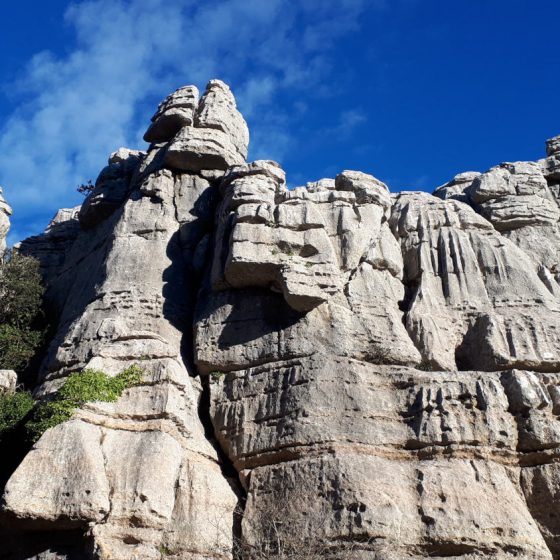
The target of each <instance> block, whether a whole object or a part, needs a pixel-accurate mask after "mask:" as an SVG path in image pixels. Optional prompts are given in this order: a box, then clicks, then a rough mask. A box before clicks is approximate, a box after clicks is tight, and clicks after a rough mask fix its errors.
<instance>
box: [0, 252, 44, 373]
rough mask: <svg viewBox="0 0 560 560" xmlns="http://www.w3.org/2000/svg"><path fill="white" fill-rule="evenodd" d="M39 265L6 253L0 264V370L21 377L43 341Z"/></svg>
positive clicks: (27, 258) (29, 259)
mask: <svg viewBox="0 0 560 560" xmlns="http://www.w3.org/2000/svg"><path fill="white" fill-rule="evenodd" d="M43 293H44V287H43V283H42V278H41V273H40V271H39V261H38V260H37V259H35V258H33V257H27V256H24V255H20V254H18V253H17V252H11V251H8V252H6V254H5V255H4V256H3V258H2V260H1V261H0V369H13V370H15V371H17V372H18V373H21V372H22V371H23V370H25V368H26V367H27V366H28V365H29V363H30V361H31V359H32V358H33V356H34V355H35V353H36V352H37V350H38V349H39V348H40V346H41V344H42V342H43V341H44V334H45V331H46V329H45V322H44V317H43V314H42V310H41V306H42V301H43Z"/></svg>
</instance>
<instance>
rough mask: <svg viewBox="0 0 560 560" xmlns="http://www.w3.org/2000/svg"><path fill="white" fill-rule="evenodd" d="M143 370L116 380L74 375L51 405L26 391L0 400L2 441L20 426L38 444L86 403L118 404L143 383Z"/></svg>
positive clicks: (134, 367) (97, 375)
mask: <svg viewBox="0 0 560 560" xmlns="http://www.w3.org/2000/svg"><path fill="white" fill-rule="evenodd" d="M142 374H143V370H142V368H140V367H139V366H137V365H132V366H130V367H128V368H126V369H125V370H123V371H122V372H121V373H119V374H118V375H116V376H114V377H109V376H108V375H107V374H106V373H104V372H102V371H99V370H94V369H85V370H83V371H81V372H77V373H73V374H71V375H70V376H69V377H68V379H67V380H66V382H65V383H64V385H63V386H62V388H61V389H60V390H59V391H58V392H57V393H56V395H55V396H54V397H53V398H52V399H51V400H48V401H44V402H39V403H36V402H35V401H34V400H33V397H32V396H31V393H29V392H27V391H18V392H16V393H14V394H12V395H1V396H0V438H1V437H2V436H3V435H4V434H5V433H7V432H9V431H11V430H13V429H15V428H17V427H18V426H21V425H22V423H23V422H25V429H26V432H27V434H28V436H29V439H30V440H31V441H33V442H35V441H37V440H38V439H39V438H40V437H41V435H42V434H43V433H44V432H45V431H46V430H48V429H49V428H52V427H54V426H56V425H58V424H61V423H62V422H65V421H66V420H69V419H70V418H71V417H72V414H73V413H74V411H75V410H76V409H77V408H79V407H80V406H83V405H84V404H85V403H87V402H93V401H104V402H115V401H116V400H118V399H119V397H120V396H121V395H122V393H123V392H124V390H125V389H128V388H130V387H133V386H135V385H138V384H139V383H140V382H141V381H142Z"/></svg>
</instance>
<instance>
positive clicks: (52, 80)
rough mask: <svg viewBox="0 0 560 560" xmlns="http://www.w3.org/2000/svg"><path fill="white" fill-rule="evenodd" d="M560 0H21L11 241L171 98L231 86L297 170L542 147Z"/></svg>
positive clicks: (5, 151) (396, 177)
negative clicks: (190, 88) (188, 90)
mask: <svg viewBox="0 0 560 560" xmlns="http://www.w3.org/2000/svg"><path fill="white" fill-rule="evenodd" d="M558 21H560V2H558V0H205V1H196V0H173V1H170V0H88V1H73V2H72V1H68V0H49V1H48V2H37V1H36V0H18V2H10V3H7V5H5V6H3V10H2V18H0V52H2V57H1V59H0V185H1V186H2V187H3V189H4V195H5V197H6V199H7V200H8V202H9V203H10V204H11V206H12V207H13V209H14V214H13V218H12V231H11V233H10V236H9V242H11V243H14V242H16V241H18V240H21V239H22V238H25V237H27V236H28V235H33V234H37V233H39V232H41V231H42V230H43V229H44V228H45V227H46V225H47V223H48V221H49V220H50V218H51V217H52V216H53V215H54V213H55V212H56V210H57V209H58V208H60V207H71V206H75V205H77V204H80V203H81V201H82V200H83V197H82V195H80V194H79V193H78V192H77V191H76V187H77V186H78V185H79V184H81V183H85V182H87V181H88V180H92V181H95V178H96V177H97V175H98V173H99V171H100V170H101V168H102V167H103V166H104V165H105V164H106V161H107V157H108V155H109V154H110V153H111V152H113V151H115V150H116V149H118V148H119V147H120V146H127V147H129V148H140V149H144V148H145V147H146V144H145V143H144V142H143V140H142V136H143V133H144V132H145V130H146V128H147V126H148V124H149V121H150V118H151V116H152V114H153V113H154V111H155V109H156V107H157V104H158V103H159V101H161V99H163V98H164V97H165V96H166V95H168V94H169V93H171V92H172V91H174V90H175V89H177V88H178V87H180V86H183V85H187V84H195V85H196V86H198V87H199V89H201V90H202V91H203V90H204V87H205V84H206V82H207V81H208V80H210V79H212V78H219V79H222V80H224V81H226V82H227V83H228V84H229V85H230V86H231V88H232V90H233V92H234V94H235V96H236V98H237V103H238V106H239V108H240V110H241V111H242V112H243V114H244V116H245V118H246V120H247V122H248V124H249V129H250V131H251V144H250V151H249V158H250V159H274V160H277V161H279V162H280V163H281V164H282V166H283V167H284V169H285V170H286V172H287V178H288V184H289V185H290V186H297V185H301V184H305V183H306V182H307V181H313V180H317V179H319V178H322V177H334V176H335V175H336V174H337V173H339V172H340V171H342V170H344V169H357V170H360V171H364V172H366V173H371V174H372V175H374V176H376V177H377V178H379V179H381V180H382V181H384V182H386V183H387V184H388V186H389V188H390V189H391V190H392V191H394V192H395V191H400V190H425V191H432V190H433V189H434V188H435V187H437V186H438V185H440V184H442V183H445V182H446V181H448V180H449V179H451V178H452V177H453V176H454V175H455V174H456V173H459V172H462V171H470V170H474V171H484V170H486V169H488V168H489V167H491V166H493V165H496V164H498V163H500V162H502V161H516V160H531V159H533V160H534V159H539V158H541V157H543V156H544V141H545V140H546V139H547V138H550V137H552V136H555V135H557V134H560V118H559V117H560V101H559V93H558V92H559V91H560V56H559V54H558V44H557V42H558V39H557V37H558Z"/></svg>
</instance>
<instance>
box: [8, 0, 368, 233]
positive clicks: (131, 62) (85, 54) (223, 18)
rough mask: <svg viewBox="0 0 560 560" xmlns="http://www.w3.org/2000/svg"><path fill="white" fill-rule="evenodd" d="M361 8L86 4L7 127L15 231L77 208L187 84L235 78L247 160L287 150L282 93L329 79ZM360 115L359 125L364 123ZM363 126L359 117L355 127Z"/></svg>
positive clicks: (351, 4) (228, 2)
mask: <svg viewBox="0 0 560 560" xmlns="http://www.w3.org/2000/svg"><path fill="white" fill-rule="evenodd" d="M366 5H367V6H368V7H371V2H367V1H366V0H336V1H335V0H302V1H301V2H297V3H294V2H291V1H290V0H266V1H265V0H215V1H213V2H197V1H196V0H174V1H173V2H169V1H167V0H128V1H126V0H90V1H85V2H79V3H75V4H72V5H71V6H70V7H69V9H68V10H67V13H66V23H67V24H68V25H69V26H70V27H71V28H73V29H74V30H75V35H76V45H75V49H74V50H73V51H72V52H70V53H68V54H67V55H65V56H58V57H57V56H55V55H54V54H52V53H50V52H48V51H45V52H41V53H38V54H37V55H36V56H35V57H33V59H32V60H31V61H30V62H29V64H28V66H27V68H26V69H25V70H24V72H23V74H22V75H21V76H20V79H19V80H18V83H17V84H15V85H14V87H15V92H16V94H17V95H18V99H19V100H20V104H19V105H18V107H17V109H16V110H15V111H14V113H13V114H12V115H11V116H10V118H9V119H8V120H7V121H6V122H5V123H4V125H3V126H2V128H1V129H0V184H2V185H3V186H4V188H5V195H6V198H7V199H8V200H9V202H10V204H11V205H12V206H13V207H14V222H15V224H16V225H15V228H14V229H15V231H14V234H13V235H12V239H13V238H14V235H15V232H16V231H17V235H22V236H24V235H27V234H30V233H34V232H36V229H34V228H36V224H37V219H38V217H43V216H44V220H45V222H46V220H47V217H48V216H49V215H51V214H54V212H55V210H56V209H57V208H58V207H59V206H72V205H74V204H76V203H78V202H79V201H80V196H79V195H78V194H77V193H76V192H75V187H76V186H77V185H78V184H80V183H82V182H84V181H85V180H87V179H95V177H96V175H97V173H98V171H99V170H100V168H101V167H102V166H103V165H104V163H105V160H106V157H107V155H108V154H109V153H110V152H111V151H113V150H115V149H117V148H118V147H119V146H121V145H128V146H131V147H136V146H138V145H139V143H140V141H141V133H142V132H143V130H144V128H145V127H146V126H147V124H148V120H149V117H150V116H151V114H152V111H153V110H154V108H155V105H156V104H157V102H158V101H159V99H161V98H162V97H164V96H165V95H167V94H168V93H169V92H171V91H173V90H174V89H176V88H177V87H179V86H181V85H185V84H187V83H195V84H196V85H198V86H199V87H204V85H205V83H206V81H207V80H209V79H211V78H213V77H218V78H221V79H224V80H226V81H228V82H229V83H230V84H231V85H232V87H233V89H234V92H235V93H236V95H237V97H238V103H239V106H240V108H241V110H242V111H244V112H245V113H246V116H247V118H248V120H249V123H250V125H251V131H252V139H253V141H252V151H251V156H253V157H255V156H258V157H272V158H279V157H282V155H283V154H284V153H285V152H286V150H287V149H288V147H289V146H290V144H291V143H290V137H289V133H288V132H287V130H288V124H289V121H288V119H287V117H286V116H282V115H280V114H278V109H277V107H278V102H277V99H278V96H279V95H280V94H281V92H282V91H287V90H296V91H297V90H298V89H299V90H302V91H303V90H306V91H309V90H310V89H311V88H313V86H314V84H319V83H320V82H321V81H324V80H326V79H328V77H329V73H330V72H331V65H330V63H329V60H328V55H329V52H330V50H329V49H331V48H332V45H333V42H334V41H336V40H337V39H339V38H340V37H341V36H342V35H344V34H345V33H349V32H351V31H352V30H354V29H356V27H357V26H358V25H359V16H360V14H361V13H362V11H363V10H364V9H365V7H366ZM356 118H358V121H356V123H357V122H359V116H358V117H356ZM354 120H356V119H354Z"/></svg>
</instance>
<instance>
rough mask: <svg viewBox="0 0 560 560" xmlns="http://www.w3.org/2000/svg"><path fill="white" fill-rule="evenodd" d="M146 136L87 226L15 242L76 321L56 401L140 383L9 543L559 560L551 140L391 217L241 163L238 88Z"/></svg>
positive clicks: (354, 178) (44, 480)
mask: <svg viewBox="0 0 560 560" xmlns="http://www.w3.org/2000/svg"><path fill="white" fill-rule="evenodd" d="M146 138H147V140H148V141H150V142H151V145H150V148H149V150H148V152H147V154H142V153H139V152H132V151H129V150H126V149H121V150H119V151H117V152H115V153H114V154H112V155H111V156H110V159H109V165H108V167H106V168H105V169H104V170H103V171H102V173H101V175H100V178H99V179H98V182H97V186H96V190H95V192H94V193H93V194H92V195H91V196H90V197H89V198H88V199H87V200H86V202H85V203H84V205H83V206H82V209H81V210H80V221H81V222H82V227H80V226H79V224H78V221H77V220H76V214H77V212H76V211H71V212H70V211H69V212H63V213H62V214H61V215H60V216H59V217H58V218H57V221H56V224H53V225H52V226H51V227H49V231H48V232H47V233H46V234H45V235H44V236H42V237H40V238H38V239H36V240H34V241H26V242H24V243H23V244H22V247H24V248H26V250H27V253H28V254H33V253H34V252H35V253H36V254H38V255H41V251H43V255H44V258H43V262H44V263H46V264H44V265H43V272H44V275H45V277H46V279H47V281H48V283H49V285H50V288H49V297H50V298H51V299H53V300H56V302H57V309H58V310H59V311H60V313H59V317H58V318H57V319H58V328H57V333H56V335H55V337H54V339H53V341H52V343H51V346H50V348H49V351H48V354H47V356H46V358H45V360H44V363H43V365H42V368H41V373H40V385H39V386H38V387H37V388H36V390H35V396H36V397H37V398H40V399H43V398H47V397H50V396H52V395H53V394H55V393H56V392H57V391H58V390H59V388H60V387H61V385H62V384H63V383H64V381H65V379H66V377H67V376H68V374H69V373H71V372H74V371H78V370H80V369H82V368H84V367H90V368H95V369H101V370H103V371H106V372H107V373H108V374H109V375H114V374H115V373H117V372H119V371H121V370H122V369H123V368H124V367H126V366H127V365H129V364H132V363H137V364H140V365H141V366H142V368H143V370H144V371H143V377H142V382H141V384H139V385H138V386H135V387H132V388H130V389H128V390H126V391H125V392H124V393H123V395H122V396H121V398H120V399H119V400H117V401H116V402H89V403H86V404H85V405H83V406H82V407H80V408H79V409H77V410H76V411H75V412H74V414H73V417H72V419H71V420H70V421H68V422H65V423H64V424H62V425H59V426H57V427H55V428H52V429H50V430H47V432H46V433H45V434H44V435H43V437H42V438H41V439H40V440H39V442H38V443H37V445H36V446H35V447H34V448H33V449H32V450H31V451H30V452H29V454H28V455H27V456H26V457H25V459H24V460H23V462H22V463H21V465H20V466H19V468H18V469H17V470H16V471H15V473H14V474H13V475H12V476H11V478H10V479H9V481H8V483H7V485H6V491H5V493H4V497H3V510H4V516H5V518H6V519H8V520H10V522H11V524H12V525H11V527H12V531H15V532H13V533H12V537H13V535H15V534H17V535H22V537H21V539H19V540H22V539H26V538H27V537H28V536H29V535H31V533H30V532H29V531H30V530H33V529H47V530H48V531H49V532H52V533H53V536H52V537H51V539H52V542H53V543H55V542H61V538H60V535H59V533H66V534H67V535H69V537H68V538H69V539H70V541H71V542H72V543H74V544H76V542H78V541H80V539H82V540H83V541H85V540H87V544H88V550H89V552H90V554H93V556H94V557H95V558H98V559H99V560H129V559H130V560H133V559H138V558H142V559H154V560H156V559H157V560H160V559H161V558H162V557H164V556H165V557H169V558H173V559H174V560H186V559H195V560H209V559H215V560H218V559H227V558H232V557H234V556H235V557H237V555H238V553H239V552H240V551H239V547H241V548H244V551H243V552H244V557H250V558H262V555H261V556H259V555H258V554H257V551H259V550H261V551H262V550H263V549H266V548H267V547H268V548H269V549H270V546H269V545H270V544H271V543H270V538H271V536H273V537H274V539H275V540H274V543H275V544H274V546H280V547H283V549H284V553H285V554H284V557H286V555H287V554H288V552H290V551H291V552H290V554H291V556H290V555H289V554H288V556H287V557H291V558H294V557H295V558H301V557H302V556H301V551H302V550H304V551H305V554H306V556H305V557H306V558H313V559H315V558H325V559H330V560H350V559H352V560H355V559H357V558H359V559H360V560H403V559H411V560H412V559H415V560H421V559H425V558H434V557H435V558H455V559H457V560H458V559H461V560H475V559H477V560H478V559H480V560H482V559H490V558H491V559H495V560H505V559H508V560H513V559H517V560H519V559H532V560H552V559H553V558H558V557H560V548H559V546H560V545H559V543H560V540H559V539H560V537H559V535H560V526H559V524H558V519H560V518H557V517H556V514H555V501H556V500H557V498H558V496H559V495H560V494H559V492H560V490H559V488H560V484H559V475H558V472H557V469H556V466H557V464H558V461H559V457H560V455H559V451H558V450H559V449H560V420H559V418H560V284H559V277H560V267H559V266H558V263H559V260H558V246H559V243H558V241H559V238H558V227H559V224H558V220H559V217H560V207H559V205H558V201H559V199H560V188H559V187H558V185H559V184H560V182H559V181H560V178H558V177H557V176H556V175H555V171H554V166H555V165H556V164H555V161H556V160H555V158H556V156H557V155H558V152H559V149H560V148H559V143H558V139H553V140H551V141H549V142H548V151H547V156H548V157H547V159H546V160H544V161H542V162H516V163H505V164H501V165H499V166H497V167H494V168H492V169H490V170H489V171H487V172H485V173H482V174H479V173H475V172H468V173H463V174H459V175H457V176H455V177H454V178H453V180H452V181H450V182H449V183H446V184H445V185H442V186H441V187H439V188H438V189H436V191H435V193H434V194H435V195H436V196H431V195H428V194H426V193H400V194H397V195H393V196H391V194H390V193H389V191H388V189H387V187H386V186H385V185H384V184H383V183H382V182H380V181H378V180H377V179H376V178H375V177H373V176H371V175H367V174H364V173H361V172H358V171H344V172H342V173H341V174H339V175H338V176H337V177H336V178H335V179H321V180H319V181H315V182H311V183H308V184H307V185H306V186H305V187H297V188H294V189H288V188H287V186H286V177H285V173H284V171H283V170H282V169H281V167H280V166H279V165H278V164H277V163H275V162H272V161H256V162H252V163H246V162H245V158H246V156H247V145H248V131H247V128H246V125H245V121H244V120H243V117H242V116H241V115H240V113H239V112H238V111H237V109H236V107H235V100H234V98H233V96H232V94H231V92H230V90H229V88H228V87H227V86H226V85H225V84H223V83H222V82H219V81H212V82H210V83H209V84H208V87H207V89H206V92H205V94H204V96H203V97H202V99H201V100H200V102H199V101H198V94H197V92H196V88H194V87H186V88H181V89H180V90H178V91H177V92H175V93H174V94H172V95H171V96H169V97H168V98H167V99H166V100H165V101H164V102H163V103H162V104H161V105H160V107H159V109H158V112H157V113H156V115H155V116H154V119H153V122H152V125H151V127H150V129H149V130H148V132H147V135H146ZM55 226H58V227H59V228H60V230H61V231H62V232H63V234H61V235H60V236H59V237H58V238H56V237H55V230H56V228H55ZM51 230H52V231H51ZM57 239H58V240H59V241H57ZM10 390H11V389H10ZM218 447H219V451H218ZM238 503H243V504H245V505H244V510H243V511H240V510H239V509H236V506H237V504H238ZM57 531H58V533H57ZM83 534H85V535H86V536H85V537H84V536H82V535H83ZM76 535H78V536H76ZM70 536H71V538H70ZM0 538H3V537H2V536H1V535H0ZM13 540H14V539H13V538H12V541H13ZM12 541H5V542H10V543H11V542H12ZM70 541H69V542H70ZM3 542H4V541H3ZM30 542H31V541H30ZM74 544H73V546H74ZM82 544H84V546H85V542H83V543H82ZM8 546H9V547H13V545H12V544H9V545H8ZM82 548H83V547H82ZM248 549H249V550H248ZM14 550H15V548H14ZM36 550H37V551H39V550H40V552H35V553H33V554H35V556H36V557H37V558H38V557H40V556H37V555H38V554H42V555H43V557H45V558H46V556H45V554H50V552H46V551H47V550H49V548H48V547H47V546H43V547H42V548H41V547H38V548H36ZM61 550H62V549H61ZM277 552H278V551H277ZM296 552H297V553H296ZM268 553H270V550H269V551H268ZM18 554H19V557H18V556H17V555H16V558H18V560H19V559H20V558H24V557H26V556H25V554H27V553H23V552H21V553H20V552H18ZM56 554H57V556H55V557H56V558H59V557H61V558H62V557H63V556H61V554H62V553H61V554H60V555H59V554H58V552H57V553H56ZM73 554H74V553H73ZM298 554H299V555H298ZM27 556H28V557H33V556H30V555H29V554H27ZM75 556H76V557H78V553H75ZM268 558H270V559H272V558H274V559H275V560H277V559H278V554H276V556H274V555H272V556H271V555H270V554H269V556H268Z"/></svg>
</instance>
